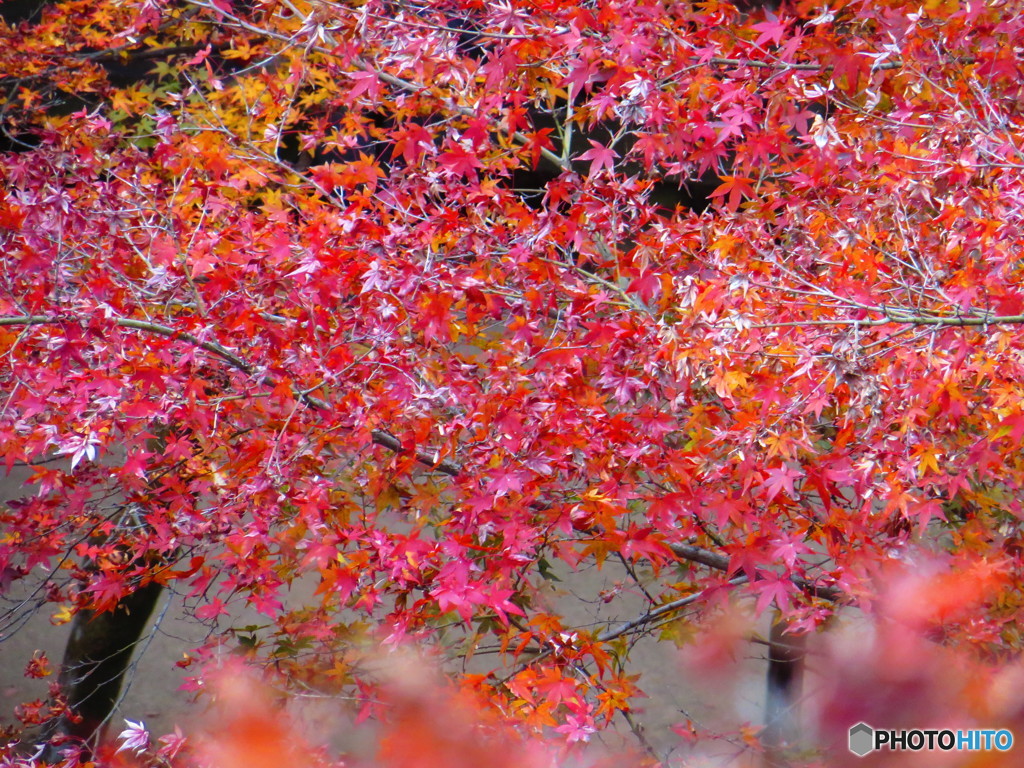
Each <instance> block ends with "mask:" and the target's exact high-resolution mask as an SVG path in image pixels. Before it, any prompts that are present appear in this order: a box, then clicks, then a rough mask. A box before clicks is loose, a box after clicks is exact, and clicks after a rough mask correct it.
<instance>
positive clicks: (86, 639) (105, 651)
mask: <svg viewBox="0 0 1024 768" xmlns="http://www.w3.org/2000/svg"><path fill="white" fill-rule="evenodd" d="M162 591H163V588H162V587H161V586H160V585H159V584H156V583H152V584H149V585H147V586H145V587H142V588H141V589H139V590H136V591H135V592H133V593H132V594H131V595H128V596H127V597H126V598H124V599H123V600H122V601H121V602H120V603H118V605H117V607H116V608H115V609H114V610H112V611H106V612H104V613H96V612H94V611H81V612H79V613H78V614H77V615H76V616H75V618H74V620H73V621H72V625H71V637H70V638H69V639H68V644H67V647H66V648H65V650H64V660H63V663H62V664H61V672H60V678H59V682H60V687H61V692H62V693H63V695H64V696H66V697H67V701H68V705H69V706H70V708H71V710H72V712H74V713H75V716H76V717H75V718H72V717H69V716H64V717H60V718H58V719H57V720H56V721H54V722H53V723H52V724H51V725H50V726H49V728H48V729H47V731H46V733H45V736H44V738H45V740H46V741H50V740H52V739H54V738H55V737H60V736H70V737H73V738H74V739H75V740H81V741H82V742H83V743H85V744H86V745H87V746H88V747H92V748H94V747H95V746H96V745H97V744H98V743H99V741H100V740H101V739H102V738H103V731H104V728H105V727H106V725H107V720H108V718H109V717H110V715H111V713H112V712H113V711H114V707H115V706H116V704H117V700H118V696H120V693H121V686H122V684H123V682H124V676H125V671H126V670H127V669H128V665H129V663H130V662H131V658H132V653H133V651H134V650H135V645H136V644H137V643H138V641H139V638H140V637H141V636H142V632H143V630H144V629H145V628H146V624H147V622H148V621H149V618H150V616H152V614H153V609H154V608H155V607H156V603H157V601H158V600H159V597H160V594H161V592H162Z"/></svg>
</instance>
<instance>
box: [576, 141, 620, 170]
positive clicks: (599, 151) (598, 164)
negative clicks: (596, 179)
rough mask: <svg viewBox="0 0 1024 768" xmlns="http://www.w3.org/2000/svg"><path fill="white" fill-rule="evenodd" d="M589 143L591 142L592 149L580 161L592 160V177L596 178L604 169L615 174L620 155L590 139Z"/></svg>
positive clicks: (581, 156) (582, 155)
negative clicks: (616, 161) (616, 162)
mask: <svg viewBox="0 0 1024 768" xmlns="http://www.w3.org/2000/svg"><path fill="white" fill-rule="evenodd" d="M588 141H589V142H590V149H588V150H587V151H586V152H583V153H582V154H581V155H580V156H579V158H580V160H590V176H591V177H593V176H596V175H597V174H598V173H600V172H601V170H602V169H606V170H607V171H608V172H609V173H614V172H615V160H616V159H617V158H618V156H619V155H618V153H617V152H616V151H615V150H614V149H612V148H610V147H606V146H605V145H604V144H602V143H601V142H599V141H595V140H594V139H588Z"/></svg>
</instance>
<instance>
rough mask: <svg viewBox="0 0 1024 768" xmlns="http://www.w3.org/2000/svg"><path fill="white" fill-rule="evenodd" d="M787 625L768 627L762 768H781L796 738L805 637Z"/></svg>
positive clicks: (797, 734) (798, 733) (779, 623)
mask: <svg viewBox="0 0 1024 768" xmlns="http://www.w3.org/2000/svg"><path fill="white" fill-rule="evenodd" d="M788 629H789V625H788V624H787V623H786V622H784V621H777V622H775V624H773V625H772V631H771V635H770V636H769V642H768V696H767V699H766V702H765V729H764V734H763V736H762V743H763V744H764V747H765V766H766V768H785V766H787V765H789V759H788V754H789V752H790V751H791V750H792V748H793V747H794V746H795V745H796V743H797V741H798V740H799V737H800V732H799V725H800V724H799V719H798V710H799V704H800V697H801V696H802V695H803V677H804V663H805V660H806V658H807V633H806V632H803V633H793V634H790V633H788V632H787V630H788Z"/></svg>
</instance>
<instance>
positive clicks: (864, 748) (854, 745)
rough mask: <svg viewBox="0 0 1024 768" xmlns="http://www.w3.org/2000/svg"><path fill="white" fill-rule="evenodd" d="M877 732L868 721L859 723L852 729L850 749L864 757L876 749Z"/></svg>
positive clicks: (858, 755)
mask: <svg viewBox="0 0 1024 768" xmlns="http://www.w3.org/2000/svg"><path fill="white" fill-rule="evenodd" d="M874 742H875V732H874V729H873V728H872V727H871V726H870V725H868V724H867V723H857V724H856V725H855V726H853V727H852V728H851V729H850V751H851V752H853V754H855V755H856V756H857V757H864V755H866V754H868V752H871V751H872V750H873V749H874Z"/></svg>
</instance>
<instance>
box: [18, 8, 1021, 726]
mask: <svg viewBox="0 0 1024 768" xmlns="http://www.w3.org/2000/svg"><path fill="white" fill-rule="evenodd" d="M1019 11H1020V7H1019V6H1018V5H1017V4H1014V3H1008V2H1005V3H1004V2H998V1H994V2H980V1H979V0H973V2H970V3H967V2H963V3H959V2H956V1H955V0H926V2H924V3H923V4H921V5H908V4H906V3H904V2H897V1H896V0H872V2H856V1H854V2H846V1H845V0H836V1H835V2H830V3H829V4H828V5H819V4H817V3H811V2H800V3H795V4H784V5H783V6H782V7H781V8H779V9H778V10H776V11H774V12H771V11H766V10H764V9H750V8H745V9H741V8H737V7H736V6H734V5H731V4H728V3H723V2H718V0H709V2H702V3H693V4H690V3H681V2H671V3H670V2H663V1H662V0H614V1H612V2H601V3H591V2H582V3H581V2H578V1H577V0H571V1H569V0H504V1H503V2H477V1H476V0H431V2H429V3H415V2H406V1H405V0H399V1H397V2H386V1H385V0H365V1H360V2H351V3H349V2H343V3H329V2H319V1H313V2H310V0H271V1H269V2H262V1H261V0H240V1H239V2H235V3H232V2H230V1H229V0H210V1H209V2H201V1H193V0H168V1H166V2H165V0H155V1H154V0H123V1H122V2H112V1H111V0H68V1H67V2H59V3H55V4H53V5H50V6H46V7H44V8H42V9H41V10H40V12H39V14H38V15H37V16H36V17H34V18H31V19H27V20H24V21H20V22H15V21H13V20H12V21H11V22H10V23H8V24H7V25H6V26H5V27H0V34H2V35H3V45H2V46H0V76H2V84H3V89H4V90H3V99H4V107H3V114H2V119H3V121H4V123H3V129H4V131H5V135H6V137H7V138H6V139H5V141H6V142H7V148H8V149H9V151H8V152H7V153H6V154H4V155H3V156H2V158H0V177H2V180H3V184H2V189H3V191H2V192H0V240H2V253H0V266H2V269H0V349H2V352H3V354H2V356H0V379H2V382H3V385H2V396H0V401H2V402H0V455H2V456H3V458H4V460H5V461H6V465H7V467H8V469H10V468H13V467H15V466H22V465H26V466H28V467H31V471H32V478H31V479H32V482H33V483H34V485H35V487H34V489H33V491H32V495H31V496H29V497H27V498H26V499H24V500H23V501H21V502H18V503H16V504H12V505H11V506H10V507H9V508H7V509H5V510H3V511H0V528H2V534H0V584H3V585H10V584H11V583H12V582H16V581H18V580H20V579H22V578H23V577H26V576H29V575H30V574H38V573H40V572H42V569H46V572H47V573H49V574H50V576H49V578H48V582H47V586H48V592H47V593H46V597H47V599H48V600H49V601H50V602H52V603H54V606H52V610H58V608H59V607H60V606H63V607H64V608H63V609H62V610H63V616H64V619H65V620H67V619H69V618H70V617H71V616H73V615H74V614H75V613H76V612H78V611H84V610H90V611H103V610H107V609H112V608H113V607H114V606H116V605H117V604H118V603H119V601H120V600H122V599H123V597H124V596H125V595H126V594H128V593H129V592H131V591H132V590H136V589H138V588H140V587H143V586H145V585H147V584H150V583H154V582H155V583H158V584H162V585H168V586H171V587H173V588H174V589H175V590H177V591H178V592H181V593H184V594H186V595H189V596H190V597H191V598H193V601H194V603H195V604H196V606H197V608H196V612H195V614H196V616H197V618H198V619H199V620H202V621H206V622H210V623H211V624H215V623H216V621H217V619H218V617H219V616H221V614H226V613H229V612H231V611H233V610H234V608H235V607H236V606H239V605H243V604H244V605H248V606H250V607H251V608H253V609H255V610H256V611H258V612H260V613H262V614H265V616H266V617H267V619H268V622H269V627H268V628H267V629H266V630H265V631H264V633H263V634H262V635H261V636H260V637H259V638H258V639H253V641H252V643H251V647H249V649H248V650H249V654H250V657H251V659H252V660H253V662H254V663H259V662H270V661H272V662H274V665H273V669H274V670H275V671H276V672H278V673H280V674H281V675H283V676H284V677H285V678H290V679H292V680H293V681H295V682H296V684H301V685H302V686H305V687H307V688H313V689H315V690H317V691H320V692H325V693H338V694H340V693H342V692H346V691H347V692H350V693H351V692H353V691H355V692H356V693H357V694H358V695H359V696H363V697H369V696H370V693H369V692H370V691H371V689H372V677H373V676H372V675H370V674H365V675H364V674H363V673H362V671H361V670H360V668H359V666H358V664H355V663H354V662H351V658H350V655H349V651H348V650H346V649H348V648H350V647H351V646H352V645H353V644H356V643H357V638H358V639H359V641H360V642H361V641H362V640H363V639H365V638H367V637H372V638H376V639H377V640H379V641H384V642H385V643H387V644H398V643H401V642H403V641H407V640H415V641H417V642H420V643H425V644H427V645H428V646H429V645H431V644H432V645H434V646H435V647H437V649H438V651H439V653H440V654H441V655H446V656H448V657H450V658H465V657H468V656H471V655H473V651H474V650H478V649H486V650H490V651H491V652H492V653H491V654H489V655H478V656H477V657H476V658H474V659H473V662H472V663H473V668H474V669H477V670H478V671H479V672H480V674H474V675H469V676H463V677H462V680H463V681H464V682H465V684H466V685H467V686H468V687H471V688H473V689H474V690H475V691H476V692H477V693H478V694H479V695H480V696H481V697H484V698H486V699H488V700H489V701H491V702H492V703H493V705H494V707H495V708H496V711H500V712H503V713H504V714H506V715H509V716H512V717H514V718H515V719H517V720H519V721H521V722H523V723H525V725H526V726H527V727H532V728H535V729H538V730H543V729H547V730H548V731H549V732H554V733H555V734H556V736H558V737H559V738H565V739H567V740H570V741H574V740H579V739H583V738H585V737H586V736H587V735H589V733H591V732H593V731H595V730H600V729H601V728H604V727H605V726H607V725H608V724H609V723H610V722H612V721H613V720H614V719H616V718H617V716H618V715H619V714H620V713H623V712H628V711H629V709H630V706H631V704H634V703H635V702H634V697H635V696H636V694H637V693H638V687H637V686H638V685H639V688H642V687H643V680H640V681H639V683H638V682H637V681H636V680H635V679H634V677H632V676H631V675H630V672H629V666H628V664H627V663H626V661H627V659H628V654H629V645H628V643H627V642H626V641H627V640H629V639H630V638H632V637H634V636H636V635H639V634H641V633H644V632H648V631H651V630H653V629H655V628H657V627H659V626H661V625H662V624H663V623H664V622H665V621H666V620H670V619H671V620H673V621H675V622H676V626H675V631H674V632H671V633H668V634H669V635H671V636H672V637H674V638H675V639H677V640H679V639H680V637H685V636H688V632H689V631H690V630H689V629H685V627H689V626H692V625H696V624H697V623H699V622H700V620H701V618H702V617H706V616H711V615H713V614H715V613H716V611H718V610H720V609H722V608H723V607H724V606H726V605H734V606H737V605H741V606H748V607H752V608H753V609H754V610H756V611H759V612H761V611H767V610H768V609H772V610H777V611H778V612H780V614H781V616H782V617H783V618H784V619H785V620H786V621H788V622H789V626H791V627H792V628H793V629H795V630H801V629H813V628H815V627H818V626H820V625H822V624H823V623H825V622H826V621H827V620H828V619H829V618H830V617H831V616H832V615H833V614H834V613H835V612H836V611H837V610H838V609H839V606H843V605H847V604H850V605H852V604H856V605H858V606H860V607H861V608H862V609H864V610H867V611H871V610H872V606H873V605H875V601H876V598H878V596H879V595H880V594H881V593H882V592H883V591H884V588H885V586H886V584H890V583H892V578H893V577H892V574H893V572H894V570H893V569H894V568H896V567H897V566H900V567H905V568H906V569H907V570H909V571H911V572H913V571H914V570H915V569H916V568H918V567H919V566H920V567H921V568H924V566H923V565H921V564H922V563H924V562H927V563H928V569H929V570H928V573H929V574H932V575H935V577H936V578H939V579H945V580H946V581H941V582H939V583H940V584H943V585H946V586H944V587H943V588H942V589H932V591H930V592H929V591H928V589H927V588H926V587H925V586H920V585H919V587H920V590H921V591H920V592H918V596H919V601H920V603H922V604H924V605H925V606H926V609H922V611H921V613H920V615H919V616H918V618H919V619H920V620H921V623H922V627H923V628H924V629H925V631H927V632H928V633H929V636H930V637H932V639H933V640H941V641H942V642H944V643H946V644H949V645H950V646H954V647H960V648H965V649H968V650H970V651H971V653H973V654H975V656H976V657H978V658H982V659H985V660H987V661H989V662H991V661H994V660H995V659H997V658H1004V657H1008V656H1010V655H1012V654H1014V653H1016V652H1017V651H1018V650H1019V648H1020V644H1021V638H1020V635H1019V629H1018V624H1017V622H1018V618H1019V612H1020V608H1021V599H1022V597H1021V592H1020V574H1021V564H1020V557H1021V551H1022V547H1021V540H1020V536H1019V533H1018V528H1019V523H1018V521H1019V519H1020V517H1021V515H1022V509H1021V494H1020V488H1021V486H1022V485H1024V458H1022V454H1021V451H1020V447H1021V442H1022V439H1024V392H1022V386H1024V385H1022V382H1024V337H1022V334H1021V331H1020V328H1021V323H1024V293H1022V287H1021V286H1022V271H1024V260H1022V249H1021V245H1022V238H1024V234H1022V233H1024V221H1022V219H1024V182H1022V179H1024V174H1022V169H1024V117H1022V108H1024V88H1022V83H1024V67H1022V51H1021V48H1020V40H1022V39H1024V29H1022V27H1024V15H1022V14H1020V12H1019ZM61 457H62V460H60V461H55V459H59V458H61ZM610 562H614V563H616V564H617V565H616V567H619V568H624V572H626V573H628V574H629V575H630V577H629V579H627V580H626V581H625V583H624V584H620V585H619V587H620V588H619V589H616V590H611V591H609V592H608V593H607V594H604V595H603V597H604V598H605V599H606V600H607V601H608V603H609V604H611V606H612V608H611V609H610V610H611V612H610V613H606V614H605V615H606V616H608V615H611V616H614V617H615V618H616V619H617V621H614V622H611V623H609V624H606V625H604V626H598V627H593V626H589V627H581V626H577V625H576V624H575V623H574V622H573V621H572V620H571V619H569V618H568V617H567V616H565V615H563V614H562V613H561V612H560V609H558V608H557V606H556V605H555V604H554V603H552V602H551V601H550V600H548V599H546V598H545V594H547V593H546V592H545V589H547V586H546V585H548V584H550V583H552V582H553V579H555V578H557V577H558V575H559V574H560V575H561V576H562V577H565V575H566V574H567V573H569V572H570V571H571V570H572V569H574V568H579V567H582V566H583V565H585V564H590V563H597V564H606V563H610ZM609 567H610V566H609ZM302 580H312V582H313V583H315V584H316V585H317V586H316V594H315V596H314V597H313V600H312V602H311V603H310V604H308V605H299V606H297V605H295V604H294V602H292V601H290V600H289V598H288V597H287V595H288V591H289V586H290V585H291V584H293V583H294V582H297V581H302ZM921 584H925V585H926V586H927V585H933V582H931V581H925V582H921ZM954 584H955V585H956V587H957V589H956V590H953V591H952V592H951V591H950V589H951V587H949V585H954ZM917 588H918V587H915V589H917ZM619 592H623V593H632V594H634V595H640V596H641V598H642V603H641V604H640V605H641V608H642V610H641V612H640V614H639V615H638V614H637V613H636V606H637V602H636V601H635V600H633V601H632V602H628V603H620V602H619V600H620V596H619ZM949 594H955V599H944V596H948V595H949ZM644 604H645V605H646V607H643V606H644ZM620 605H621V606H625V605H628V606H630V607H628V608H626V607H619V608H616V606H620ZM933 609H934V610H933ZM222 621H223V619H222ZM222 626H223V624H222ZM680 627H683V628H680ZM233 637H234V636H231V635H222V636H215V639H214V640H212V641H211V646H210V647H209V648H208V649H207V651H210V650H211V649H212V648H214V647H215V645H216V643H218V642H225V643H229V644H233V643H235V642H236V640H234V639H233ZM494 651H500V653H498V654H497V655H495V654H494V653H493V652H494ZM481 659H486V661H481ZM199 679H200V678H198V677H197V683H196V684H197V685H198V684H199V683H198V680H199ZM366 700H367V701H369V698H367V699H366ZM844 727H845V726H844ZM694 732H696V731H694Z"/></svg>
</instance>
